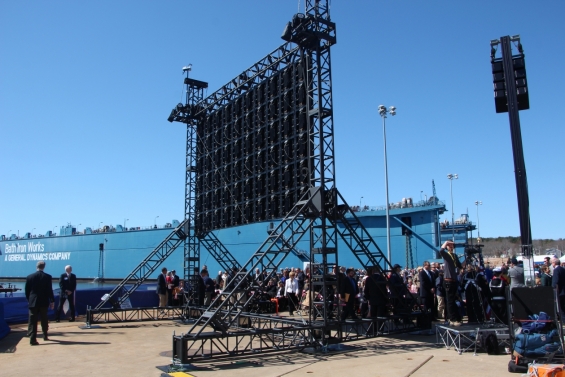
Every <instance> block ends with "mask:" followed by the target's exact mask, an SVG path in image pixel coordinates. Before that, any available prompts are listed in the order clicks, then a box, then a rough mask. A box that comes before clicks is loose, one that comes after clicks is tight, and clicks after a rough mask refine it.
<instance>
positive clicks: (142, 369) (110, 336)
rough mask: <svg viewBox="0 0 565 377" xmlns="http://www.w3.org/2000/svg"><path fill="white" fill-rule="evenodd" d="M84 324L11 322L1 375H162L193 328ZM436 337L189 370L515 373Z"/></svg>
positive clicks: (0, 354) (503, 362)
mask: <svg viewBox="0 0 565 377" xmlns="http://www.w3.org/2000/svg"><path fill="white" fill-rule="evenodd" d="M79 326H84V323H83V322H81V321H80V319H79V320H78V322H73V323H69V322H65V321H63V322H61V323H50V338H51V340H50V341H43V338H42V335H41V334H39V336H38V342H39V343H40V345H38V346H30V345H29V339H28V338H27V337H25V333H26V330H27V325H26V324H21V325H13V326H11V328H12V332H11V333H10V334H9V335H8V336H7V337H6V338H4V339H2V340H0V376H27V375H36V374H38V375H41V376H42V377H49V376H61V375H81V376H91V375H93V376H94V375H96V376H99V375H101V376H108V375H112V376H140V377H141V376H148V377H149V376H151V377H155V376H161V373H162V371H161V370H160V369H158V367H165V366H167V365H169V364H170V362H171V348H172V339H171V337H172V334H173V332H176V333H177V334H180V333H182V332H186V331H187V330H188V327H187V325H182V324H179V323H176V322H173V321H160V322H140V323H135V324H133V323H132V324H129V325H122V324H107V325H102V326H100V328H96V329H81V328H80V327H79ZM435 343H436V337H435V336H422V335H408V334H403V335H397V336H392V337H379V338H372V339H367V340H362V341H357V342H351V343H347V345H349V346H352V349H351V350H350V351H348V352H346V353H339V354H334V355H309V354H306V353H301V352H291V353H290V352H289V353H283V354H277V355H275V354H266V355H261V356H257V357H254V358H249V359H246V360H232V361H215V360H210V362H209V363H200V364H197V366H198V368H197V369H195V370H193V371H190V372H189V373H190V375H192V376H196V377H200V376H212V375H214V376H216V375H219V376H223V375H229V376H230V377H237V376H245V377H253V376H260V377H270V376H289V377H290V376H316V375H317V376H324V377H328V376H382V377H385V376H386V377H389V376H395V377H404V376H406V377H408V376H414V377H422V376H441V375H451V376H457V377H463V376H481V377H488V376H500V375H512V374H510V373H508V372H507V365H508V361H509V356H508V355H500V356H489V355H487V354H486V353H479V354H478V356H473V351H471V352H467V353H463V354H462V355H459V354H458V353H457V352H456V351H455V350H453V349H449V350H447V349H446V348H445V347H444V346H443V345H442V346H439V345H436V344H435ZM165 370H166V369H165Z"/></svg>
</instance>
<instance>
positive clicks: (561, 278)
mask: <svg viewBox="0 0 565 377" xmlns="http://www.w3.org/2000/svg"><path fill="white" fill-rule="evenodd" d="M551 263H552V265H553V278H552V283H553V284H552V285H553V288H555V289H556V290H557V296H558V297H559V308H560V309H561V316H562V317H563V316H564V315H565V268H563V267H561V261H560V260H559V259H557V258H553V260H552V261H551Z"/></svg>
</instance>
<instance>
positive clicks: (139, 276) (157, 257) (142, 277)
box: [94, 220, 188, 310]
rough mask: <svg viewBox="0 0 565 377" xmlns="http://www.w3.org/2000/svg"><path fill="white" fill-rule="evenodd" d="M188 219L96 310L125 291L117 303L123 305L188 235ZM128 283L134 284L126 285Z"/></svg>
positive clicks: (106, 297)
mask: <svg viewBox="0 0 565 377" xmlns="http://www.w3.org/2000/svg"><path fill="white" fill-rule="evenodd" d="M187 224H188V220H184V221H183V222H182V223H180V224H179V225H178V226H177V227H176V228H175V229H174V230H173V231H172V232H171V234H169V236H167V238H165V239H164V240H163V241H162V242H161V243H160V244H159V245H158V246H157V247H156V248H155V249H154V250H153V251H152V252H151V253H150V254H149V255H148V256H147V257H146V258H145V259H144V260H143V261H142V262H141V263H140V264H139V265H138V266H137V267H136V268H135V269H134V270H133V271H132V272H130V274H129V275H128V276H126V277H125V278H124V280H122V281H121V282H120V283H119V284H118V285H117V286H116V287H115V288H114V289H113V290H112V291H111V292H110V293H109V294H108V295H105V296H104V300H102V301H101V302H100V303H99V304H98V305H96V307H95V308H94V310H98V309H101V308H102V307H103V306H104V304H106V302H108V301H109V300H110V299H111V298H113V297H114V296H115V295H116V293H118V292H122V289H123V292H124V294H123V295H122V296H121V297H119V298H118V299H117V300H114V301H115V302H116V305H117V306H119V305H121V304H122V303H123V302H124V301H125V300H127V298H128V297H129V296H130V295H131V294H132V293H133V292H134V291H135V290H136V289H137V288H138V287H139V286H140V285H141V284H143V283H144V282H145V281H146V280H147V279H148V278H149V276H151V274H152V273H153V272H155V271H156V270H157V268H158V267H159V266H160V265H161V264H162V263H163V262H164V261H165V260H166V259H167V258H168V257H169V256H170V255H171V254H172V253H173V251H175V250H176V249H177V247H179V245H181V244H183V241H184V240H185V239H186V237H187V229H188V228H187V226H188V225H187ZM126 284H132V285H131V286H126Z"/></svg>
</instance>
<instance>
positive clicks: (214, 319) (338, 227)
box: [173, 0, 417, 363]
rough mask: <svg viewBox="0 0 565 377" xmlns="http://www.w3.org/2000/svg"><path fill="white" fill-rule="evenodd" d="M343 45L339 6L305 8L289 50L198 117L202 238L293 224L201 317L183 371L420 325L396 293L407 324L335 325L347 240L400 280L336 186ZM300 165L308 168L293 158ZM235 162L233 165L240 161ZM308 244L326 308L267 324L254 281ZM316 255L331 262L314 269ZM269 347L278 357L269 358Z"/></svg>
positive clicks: (212, 99) (221, 93)
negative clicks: (341, 254) (257, 224)
mask: <svg viewBox="0 0 565 377" xmlns="http://www.w3.org/2000/svg"><path fill="white" fill-rule="evenodd" d="M335 35H336V29H335V24H334V23H333V22H331V20H330V14H329V2H328V0H323V1H320V0H306V12H305V14H296V15H295V16H294V17H293V19H292V21H291V22H289V23H288V25H287V27H286V29H285V30H284V33H283V35H282V38H283V39H284V40H286V41H287V42H288V43H285V44H283V45H282V46H280V47H279V48H277V49H276V50H275V51H273V52H272V53H271V54H269V55H268V56H266V57H265V58H263V59H261V60H260V61H259V62H257V63H255V64H254V65H253V66H251V67H250V68H249V69H248V70H246V71H244V72H243V73H241V74H239V75H238V76H237V77H236V78H234V79H233V80H231V81H230V82H228V83H227V84H226V85H224V86H223V87H222V88H220V89H219V90H217V91H216V92H214V93H213V94H211V95H210V96H208V97H207V98H206V99H205V100H204V101H202V102H201V103H199V104H197V108H198V110H197V113H196V116H201V117H202V119H204V120H203V121H202V122H201V123H200V124H199V126H198V134H197V137H198V141H197V144H198V145H202V150H199V151H198V152H202V154H199V155H198V156H199V158H201V159H200V160H198V161H199V162H198V164H197V165H198V166H197V168H198V173H199V176H198V178H197V184H196V193H197V199H196V233H197V234H198V235H203V236H205V235H206V234H209V233H210V232H211V230H213V229H217V228H222V227H228V226H233V225H239V224H244V223H248V222H252V221H257V220H258V219H260V220H265V219H277V218H282V220H281V221H280V222H279V223H278V224H277V225H276V226H274V225H273V226H272V228H270V229H269V232H268V237H267V239H266V240H265V241H264V242H263V244H262V245H261V246H260V247H259V248H258V250H257V251H256V252H255V253H254V254H253V255H251V257H250V258H249V260H248V261H247V262H246V263H245V264H242V268H241V269H239V271H238V272H237V273H236V274H235V275H233V276H232V278H231V282H232V283H230V284H228V285H227V287H225V289H224V290H223V292H222V293H221V294H220V295H218V297H217V298H216V299H215V301H214V302H213V303H212V304H211V306H210V307H209V308H206V309H205V308H198V309H199V310H200V311H201V313H202V315H201V316H200V318H198V319H197V320H196V322H195V323H194V324H193V325H192V326H191V327H190V329H189V330H188V332H187V333H185V334H182V335H174V336H173V359H174V360H175V361H176V362H179V363H187V362H189V361H198V360H199V359H200V360H203V359H208V357H217V356H219V357H229V356H235V355H241V354H245V353H249V352H251V353H253V352H263V351H265V352H267V351H276V350H283V349H291V348H303V347H305V346H307V345H309V346H313V347H315V348H322V349H325V348H326V347H327V346H328V345H329V344H330V343H332V342H341V341H346V340H352V339H354V338H358V337H359V336H376V335H377V334H378V333H380V332H382V331H383V330H382V329H383V326H385V323H387V324H388V325H387V326H399V324H400V326H406V327H407V328H408V327H412V328H413V326H414V323H413V321H411V320H410V318H411V317H413V316H414V315H417V314H416V312H415V311H414V309H413V308H414V307H415V300H414V299H413V297H412V295H411V294H410V293H409V292H408V291H407V290H406V292H399V291H398V289H402V288H398V289H397V288H395V287H391V288H390V289H391V291H393V292H395V293H396V296H395V297H397V298H398V299H397V301H398V303H397V307H395V309H396V310H395V314H396V313H401V314H402V315H404V319H406V321H400V320H399V318H398V316H397V317H396V318H394V320H393V318H392V317H391V318H384V319H383V318H374V319H373V320H369V321H367V322H364V323H361V321H359V322H355V323H354V324H353V325H344V324H342V323H339V322H336V321H332V320H330V315H329V314H330V309H329V307H330V306H331V305H333V301H332V302H331V303H330V302H329V301H330V298H329V297H332V296H330V294H329V289H330V288H331V287H333V286H335V285H336V278H337V276H336V275H332V274H331V273H330V269H331V267H333V266H336V265H337V261H338V260H337V259H338V250H337V237H338V236H340V237H341V238H342V239H343V240H344V241H345V243H346V244H347V245H348V247H349V248H350V249H351V251H352V252H353V253H354V255H355V257H356V258H357V259H358V260H359V262H360V263H361V265H362V266H363V267H365V268H368V267H376V268H377V270H378V271H380V272H385V271H389V270H390V263H389V261H388V260H387V259H386V257H385V255H384V254H383V253H382V251H381V250H380V249H379V248H378V246H377V245H376V243H375V242H374V240H373V239H372V238H371V236H370V235H369V233H368V232H367V230H366V229H365V228H364V226H363V225H362V224H361V222H360V221H359V219H358V218H357V217H356V216H355V214H354V213H353V212H352V211H351V209H350V207H349V206H348V205H347V203H346V202H345V201H344V200H343V198H342V197H341V195H340V194H339V192H338V190H337V188H336V184H335V163H334V130H333V103H332V80H331V56H330V48H331V46H332V45H333V44H335V43H336V36H335ZM304 131H305V132H306V133H307V138H306V140H304V133H305V132H304ZM277 138H278V139H277ZM222 141H224V143H225V144H222ZM304 147H306V148H307V150H306V151H304V149H303V148H304ZM289 151H290V153H289ZM290 154H293V155H294V154H296V155H297V157H296V158H295V159H291V158H290V157H289V156H288V155H290ZM303 154H305V156H306V157H305V158H304V155H303ZM226 156H233V157H232V158H231V161H230V160H229V158H226ZM272 161H275V162H274V163H273V162H272ZM281 161H282V163H281ZM269 164H270V165H269ZM305 164H306V165H305ZM275 165H282V167H277V166H275ZM304 171H305V174H304V173H303V172H304ZM297 175H302V176H304V175H305V176H307V177H308V181H307V186H304V182H303V181H299V180H297V179H294V180H293V178H292V177H293V176H297ZM234 182H235V183H234ZM281 187H282V188H283V189H282V190H281ZM307 234H308V235H309V236H310V250H309V254H310V255H309V259H310V266H311V267H312V269H313V270H314V269H315V271H313V274H312V285H313V286H315V289H311V291H314V290H315V291H316V292H318V293H320V296H321V298H316V299H317V300H321V302H314V298H312V299H311V305H310V309H309V310H308V313H307V315H306V318H302V319H300V320H298V319H282V318H278V317H272V316H261V315H258V314H256V313H255V312H254V311H255V307H256V305H257V303H258V302H259V299H258V296H259V295H260V293H261V288H262V287H261V285H262V284H263V283H260V282H259V283H256V282H255V283H254V282H253V281H252V274H253V270H254V269H255V268H256V267H262V268H263V269H265V270H267V271H269V272H271V273H276V271H277V269H278V267H279V266H280V264H281V263H282V261H283V260H284V259H285V258H286V256H288V255H289V254H290V253H292V252H293V250H295V249H296V247H297V244H298V242H299V241H300V240H301V239H302V238H304V236H305V235H307ZM317 256H321V258H318V259H321V263H315V262H316V258H315V257H317ZM330 286H331V287H330ZM331 300H333V297H332V298H331ZM338 307H339V305H338ZM314 308H315V310H314ZM338 315H339V309H338ZM412 319H413V318H412ZM246 329H249V330H246ZM211 330H213V331H211ZM388 331H390V328H389V330H388ZM352 334H354V335H352ZM267 344H268V346H267V347H266V348H268V350H267V349H265V350H263V348H264V346H265V345H267ZM256 347H259V348H256Z"/></svg>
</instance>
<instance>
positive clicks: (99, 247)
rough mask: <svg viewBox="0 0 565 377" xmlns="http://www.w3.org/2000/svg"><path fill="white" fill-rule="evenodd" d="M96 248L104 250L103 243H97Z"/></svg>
mask: <svg viewBox="0 0 565 377" xmlns="http://www.w3.org/2000/svg"><path fill="white" fill-rule="evenodd" d="M98 250H100V251H104V244H103V243H101V244H100V245H98Z"/></svg>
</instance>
